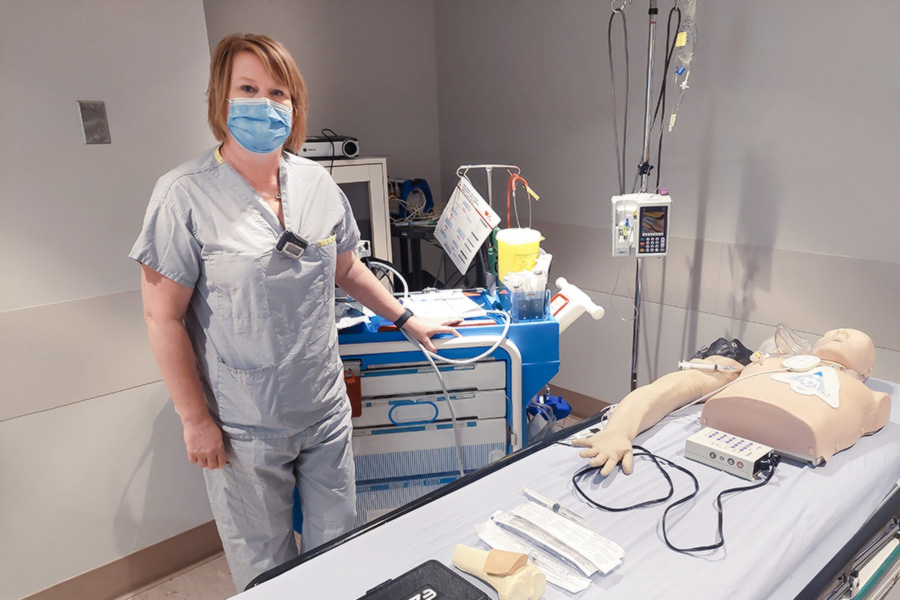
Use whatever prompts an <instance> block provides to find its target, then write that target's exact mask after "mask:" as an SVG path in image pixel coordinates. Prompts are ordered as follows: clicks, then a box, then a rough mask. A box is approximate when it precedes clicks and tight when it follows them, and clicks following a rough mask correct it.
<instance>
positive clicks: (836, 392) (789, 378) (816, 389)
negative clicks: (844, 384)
mask: <svg viewBox="0 0 900 600" xmlns="http://www.w3.org/2000/svg"><path fill="white" fill-rule="evenodd" d="M772 379H773V380H774V381H779V382H781V383H786V384H788V385H789V386H791V389H792V390H793V391H795V392H797V393H798V394H802V395H804V396H816V397H818V398H819V399H821V400H822V401H824V402H825V403H826V404H827V405H828V406H830V407H831V408H837V407H838V406H840V403H841V400H840V391H841V384H840V381H838V376H837V372H836V371H835V370H834V369H833V368H832V367H817V368H815V369H812V370H810V371H805V372H802V373H776V374H774V375H772Z"/></svg>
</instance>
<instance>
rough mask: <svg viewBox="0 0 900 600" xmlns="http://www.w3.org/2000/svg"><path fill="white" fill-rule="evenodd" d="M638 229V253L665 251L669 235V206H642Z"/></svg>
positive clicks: (650, 253) (662, 252)
mask: <svg viewBox="0 0 900 600" xmlns="http://www.w3.org/2000/svg"><path fill="white" fill-rule="evenodd" d="M640 211H641V214H640V228H639V230H638V255H639V256H640V255H648V254H649V255H654V254H665V253H666V250H667V248H666V244H667V242H666V239H667V238H668V237H669V222H668V220H669V219H668V217H669V207H668V206H642V207H641V208H640Z"/></svg>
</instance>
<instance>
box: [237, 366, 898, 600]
mask: <svg viewBox="0 0 900 600" xmlns="http://www.w3.org/2000/svg"><path fill="white" fill-rule="evenodd" d="M869 385H870V387H872V388H874V389H877V390H880V391H885V392H888V393H890V394H891V396H892V402H893V405H892V408H893V410H892V421H891V422H890V423H888V425H887V426H886V427H885V428H884V429H883V430H882V431H880V432H879V433H878V434H876V435H873V436H868V437H865V438H863V439H861V440H860V441H859V442H858V443H857V444H856V445H855V446H854V447H853V448H851V449H849V450H846V451H844V452H841V453H838V454H837V455H835V456H834V457H833V458H832V460H831V461H830V462H829V463H828V464H827V465H826V466H824V467H817V468H813V467H811V466H808V465H801V464H799V463H797V462H790V461H786V462H782V464H781V465H779V467H778V469H777V472H776V474H775V476H774V477H773V479H772V481H771V482H770V483H769V484H768V485H767V486H765V487H763V488H760V489H757V490H752V491H749V492H745V493H740V494H736V495H732V496H729V497H728V498H726V500H725V503H724V506H725V548H724V549H719V550H717V551H713V552H709V553H706V554H705V555H704V556H702V557H693V556H685V555H681V554H677V553H675V552H673V551H671V550H669V549H668V548H667V547H666V546H665V544H664V542H663V540H662V535H661V528H660V526H659V524H660V518H661V516H662V513H663V510H664V509H665V506H666V505H667V504H668V503H667V504H666V505H657V506H653V507H647V508H643V509H637V510H634V511H630V512H626V513H610V512H604V511H600V510H597V509H594V508H592V507H590V506H589V505H588V504H587V503H585V502H584V501H583V500H581V499H580V498H579V497H578V496H577V495H576V493H575V492H574V490H573V487H572V484H571V481H570V480H571V476H572V474H573V473H574V472H575V470H577V469H578V468H580V467H581V466H582V465H583V464H584V459H582V458H580V457H579V456H578V449H575V448H570V447H566V446H562V445H554V446H551V447H548V448H546V449H544V450H541V451H539V452H537V453H535V454H533V455H531V456H528V457H526V458H523V459H521V460H519V461H517V462H515V463H512V464H510V465H508V466H506V467H504V468H502V469H499V470H498V471H496V472H495V473H492V474H491V475H490V476H488V477H484V478H482V479H480V480H478V481H476V482H473V483H471V484H469V485H467V486H464V487H462V488H460V489H459V490H456V491H454V492H453V493H451V494H448V495H446V496H444V497H442V498H439V499H437V500H434V501H432V502H430V503H428V504H427V505H425V506H423V507H420V508H418V509H416V510H414V511H412V512H410V513H408V514H406V515H403V516H401V517H399V518H397V519H395V520H393V521H391V522H389V523H386V524H384V525H381V526H379V527H376V528H374V529H372V530H371V531H369V532H367V533H365V534H364V535H361V536H359V537H357V538H355V539H353V540H350V541H348V542H346V543H344V544H342V545H340V546H338V547H336V548H333V549H331V550H329V551H328V552H326V553H324V554H322V555H320V556H318V557H316V558H314V559H311V560H309V561H307V562H305V563H303V564H300V565H298V566H297V567H295V568H294V569H292V570H291V571H289V572H287V573H284V574H282V575H281V576H279V577H277V578H275V579H273V580H271V581H268V582H266V583H263V584H262V585H260V586H258V587H256V588H253V589H251V590H248V591H247V592H244V593H243V594H240V595H239V598H240V600H263V599H265V600H282V599H284V600H287V599H288V598H291V599H293V598H340V599H347V600H350V599H354V598H358V597H360V596H362V595H364V594H365V592H366V591H367V590H369V589H371V588H373V587H375V586H376V585H378V584H379V583H381V582H383V581H384V580H386V579H388V578H393V577H396V576H398V575H400V574H402V573H404V572H405V571H407V570H409V569H411V568H413V567H414V566H416V565H418V564H420V563H422V562H424V561H425V560H428V559H437V560H439V561H441V562H443V563H444V564H446V565H450V558H451V556H452V554H453V548H454V547H455V545H456V544H457V543H463V544H466V545H470V546H478V547H482V545H481V544H480V542H479V540H478V537H477V535H476V534H475V529H474V526H475V525H476V524H477V523H480V522H482V521H484V520H486V519H487V518H488V516H489V515H490V514H491V513H492V512H493V511H495V510H498V509H502V510H508V509H511V508H513V507H515V506H516V505H518V504H519V503H521V502H522V501H523V497H522V495H521V493H520V490H521V487H522V485H528V486H529V487H531V488H533V489H535V490H537V491H538V492H541V493H542V494H544V495H546V496H549V497H551V498H555V499H557V500H558V501H559V502H560V503H561V504H563V505H564V506H566V507H567V508H569V509H572V510H574V511H575V512H577V513H579V514H580V515H582V516H583V517H584V518H585V519H586V520H587V521H588V523H589V525H590V526H591V527H592V528H593V529H594V530H595V531H597V532H598V533H600V534H601V535H603V536H605V537H607V538H609V539H611V540H612V541H614V542H616V543H617V544H619V545H621V546H622V547H623V548H625V552H626V555H625V559H624V562H623V564H622V565H621V566H620V567H619V568H618V569H616V570H614V571H613V572H611V573H610V574H608V575H606V576H601V575H594V577H593V578H592V583H591V586H590V587H589V588H588V589H587V590H585V591H584V592H581V593H580V594H576V595H572V594H568V593H567V592H564V591H563V590H560V589H558V588H555V587H553V586H549V585H548V587H547V591H546V592H545V594H544V596H543V597H544V598H546V599H547V600H554V599H558V598H602V599H604V600H613V599H623V600H635V599H642V600H645V599H652V598H673V597H677V598H692V599H701V598H709V599H716V600H719V599H721V598H734V599H761V600H762V599H766V600H768V599H780V598H785V599H787V598H794V597H795V596H796V594H797V593H799V592H800V591H801V590H802V589H803V588H804V586H805V585H806V584H807V583H808V582H809V581H810V580H811V579H812V578H813V576H815V575H816V574H817V573H818V571H819V570H820V569H821V568H822V567H823V566H824V565H825V564H826V563H827V562H828V560H829V559H830V558H831V557H832V556H833V555H834V554H835V553H836V552H837V551H838V550H839V549H840V548H841V547H842V546H843V545H844V544H845V543H846V542H847V541H848V540H849V539H850V538H851V537H852V535H853V534H854V533H855V532H856V531H857V530H858V529H859V527H860V526H861V525H862V524H863V522H864V521H865V520H866V518H867V517H868V516H869V515H870V514H871V513H872V512H874V511H875V509H876V508H877V506H878V504H879V503H880V502H881V500H882V499H883V498H884V497H885V495H886V494H887V493H888V492H890V490H891V489H892V487H893V486H894V483H895V482H896V481H897V480H898V478H900V386H898V385H897V384H891V383H886V382H883V381H878V380H870V381H869ZM687 410H689V411H691V412H690V413H689V414H687V415H684V416H680V417H674V418H670V420H669V421H664V422H663V423H661V424H660V425H658V426H657V427H655V428H653V429H651V430H650V431H649V432H647V433H646V434H644V435H642V436H640V437H639V438H638V439H637V440H636V443H638V444H641V445H643V446H645V447H646V448H647V449H649V450H650V451H652V452H654V453H656V454H659V455H661V456H663V457H665V458H668V459H670V460H672V461H674V462H676V463H677V464H680V465H682V466H685V467H687V468H688V469H690V470H691V471H692V472H693V473H694V474H695V475H696V476H697V478H698V480H699V482H700V493H699V494H698V496H697V497H696V498H695V499H694V500H692V501H691V502H689V503H687V505H685V506H682V507H679V508H677V509H674V510H673V511H672V512H670V518H669V539H670V541H672V542H673V543H674V544H676V545H679V546H681V547H687V546H698V545H706V544H709V543H712V542H713V541H714V539H715V534H716V511H715V508H714V502H715V498H716V495H717V494H718V493H719V492H720V491H722V490H723V489H727V488H730V487H737V486H742V485H746V482H745V481H744V480H742V479H739V478H736V477H733V476H731V475H728V474H725V473H722V472H721V471H718V470H715V469H711V468H709V467H706V466H704V465H701V464H699V463H696V462H693V461H691V460H689V459H686V458H685V457H684V440H685V439H686V438H687V437H688V436H689V435H691V434H693V433H695V432H696V431H699V430H700V425H699V422H698V416H699V407H698V408H696V409H687ZM670 473H671V474H672V478H673V481H674V482H675V495H674V496H673V498H672V500H670V502H671V501H673V500H675V499H677V498H680V497H682V496H684V495H686V494H687V493H688V492H689V491H690V490H691V489H693V486H692V484H691V481H690V479H689V478H688V477H687V476H686V475H684V474H682V473H679V472H677V471H674V470H670ZM583 483H584V486H583V487H584V489H586V490H589V493H590V494H591V496H592V497H593V498H594V499H595V500H596V501H598V502H600V503H603V504H607V505H612V506H623V505H628V504H633V503H636V502H639V501H641V500H646V499H648V498H651V497H658V496H660V495H662V494H664V493H665V492H666V490H667V489H668V488H667V486H666V484H665V482H664V480H663V479H662V477H661V476H660V475H659V473H658V471H657V469H656V468H655V467H654V466H653V465H652V464H651V463H650V462H649V461H648V460H647V459H636V461H635V472H634V474H632V475H631V476H625V475H623V474H622V473H621V472H619V471H618V470H617V472H616V473H615V474H614V475H612V476H610V477H608V478H607V479H606V480H602V481H600V480H598V479H594V478H586V479H585V480H584V482H583ZM464 577H466V578H467V579H469V580H471V581H473V582H475V583H476V585H478V586H479V587H481V588H483V589H485V590H486V591H489V592H490V593H491V597H495V595H496V594H495V593H493V592H492V590H490V588H488V587H487V586H485V585H484V584H482V583H481V582H478V581H477V580H475V579H474V578H472V577H470V576H468V575H464Z"/></svg>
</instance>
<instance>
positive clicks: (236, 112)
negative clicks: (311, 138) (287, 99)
mask: <svg viewBox="0 0 900 600" xmlns="http://www.w3.org/2000/svg"><path fill="white" fill-rule="evenodd" d="M228 131H230V132H231V135H232V136H233V137H234V139H235V141H237V143H238V144H240V145H241V146H242V147H243V148H245V149H247V150H249V151H250V152H255V153H256V154H268V153H270V152H274V151H275V150H278V149H279V148H280V147H281V145H282V144H283V143H284V141H285V140H286V139H287V138H288V136H289V135H290V134H291V109H290V108H288V107H287V106H285V105H283V104H279V103H277V102H272V101H271V100H269V99H268V98H232V99H230V100H229V101H228Z"/></svg>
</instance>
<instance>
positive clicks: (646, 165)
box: [631, 0, 659, 390]
mask: <svg viewBox="0 0 900 600" xmlns="http://www.w3.org/2000/svg"><path fill="white" fill-rule="evenodd" d="M657 14H659V7H658V6H657V0H650V10H649V15H650V35H649V42H648V44H647V98H646V106H645V107H644V146H643V152H642V154H641V164H640V165H639V167H638V169H639V172H640V175H641V192H646V191H647V183H648V181H649V179H650V127H651V123H650V119H651V115H650V111H651V106H652V104H653V53H654V50H655V49H656V15H657ZM643 261H644V259H643V258H642V257H640V256H638V257H637V266H636V267H635V273H634V332H633V337H632V341H631V389H632V390H634V389H636V388H637V365H638V345H639V342H640V339H639V336H640V332H641V287H642V275H643V266H644V265H643Z"/></svg>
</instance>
